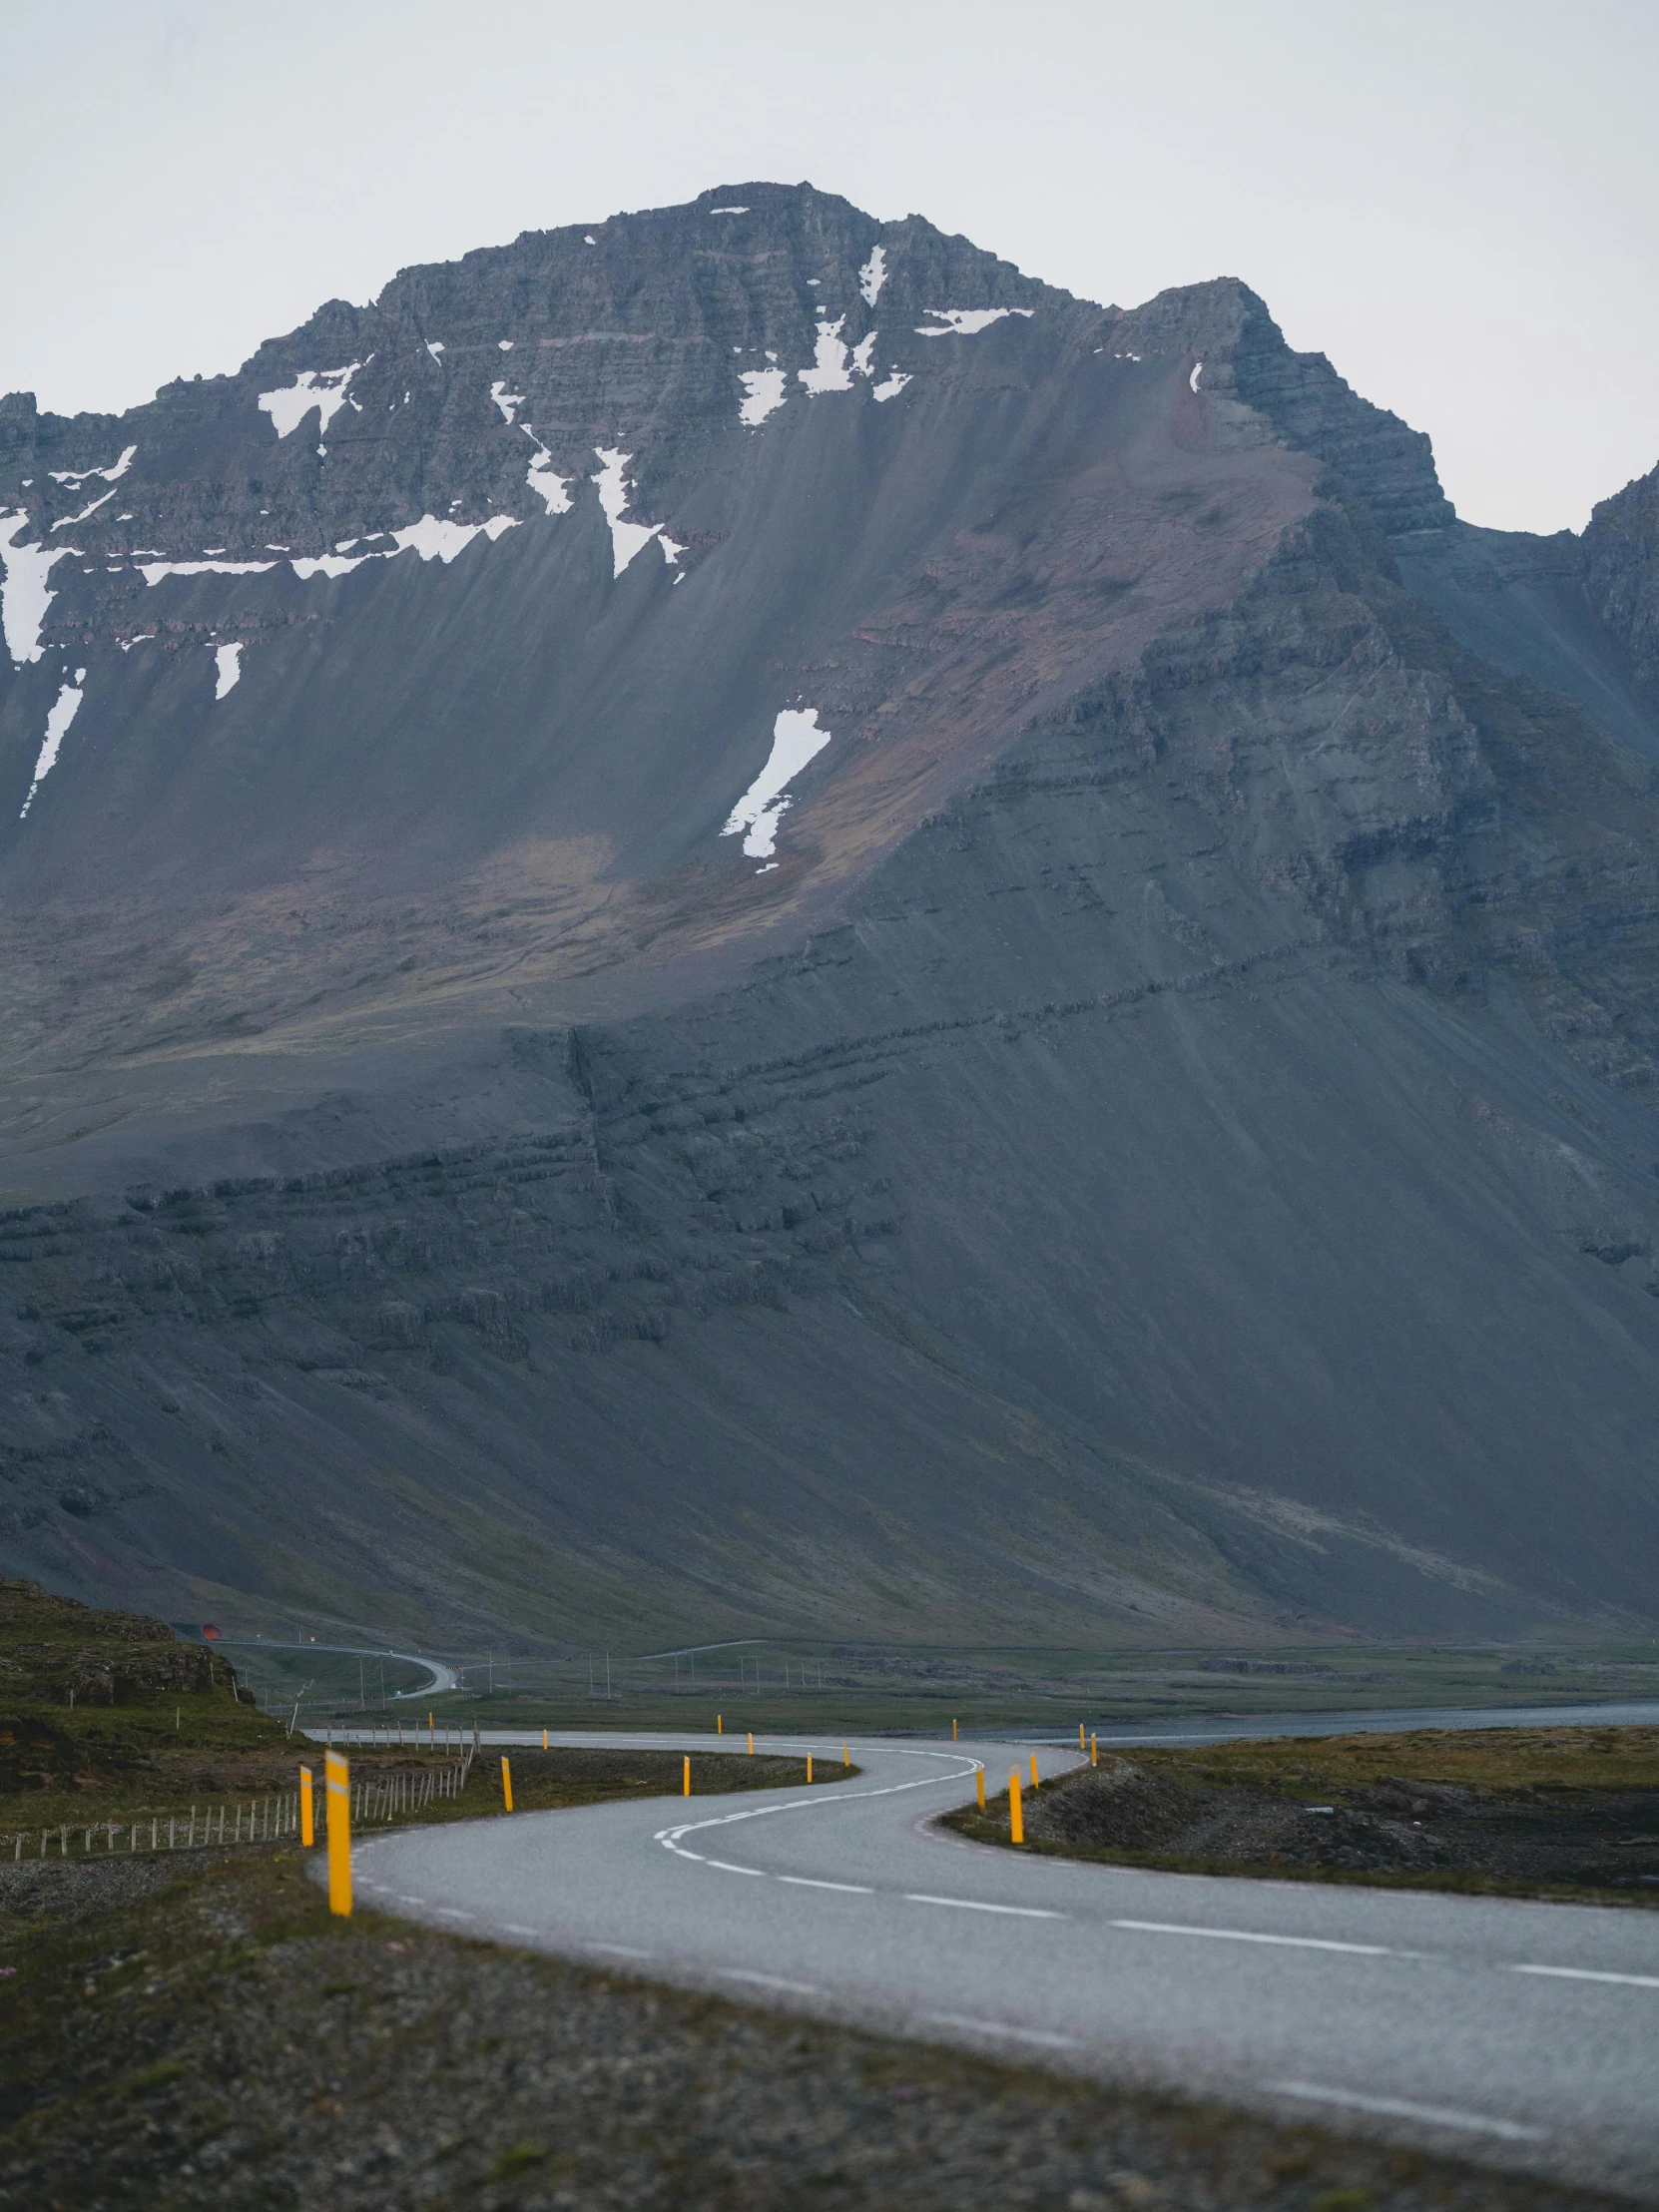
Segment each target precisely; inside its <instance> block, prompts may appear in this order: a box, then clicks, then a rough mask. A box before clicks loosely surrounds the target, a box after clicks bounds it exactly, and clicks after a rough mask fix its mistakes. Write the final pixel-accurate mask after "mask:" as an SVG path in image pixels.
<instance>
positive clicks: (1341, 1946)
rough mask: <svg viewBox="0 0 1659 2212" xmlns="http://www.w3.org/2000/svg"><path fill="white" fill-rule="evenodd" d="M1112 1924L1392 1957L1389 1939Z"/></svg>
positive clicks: (1164, 1933) (1150, 1931)
mask: <svg viewBox="0 0 1659 2212" xmlns="http://www.w3.org/2000/svg"><path fill="white" fill-rule="evenodd" d="M1107 1926H1108V1927H1109V1928H1132V1929H1134V1930H1135V1931H1136V1932H1137V1933H1138V1934H1140V1935H1143V1936H1214V1937H1215V1938H1216V1940H1217V1941H1218V1942H1224V1943H1287V1944H1289V1945H1290V1947H1291V1948H1292V1949H1293V1950H1349V1951H1354V1952H1356V1953H1357V1954H1358V1955H1359V1956H1360V1957H1362V1958H1391V1957H1393V1956H1394V1955H1395V1954H1394V1952H1393V1950H1392V1949H1391V1948H1390V1946H1389V1945H1388V1944H1387V1943H1337V1942H1333V1941H1331V1940H1330V1938H1329V1937H1327V1936H1260V1935H1258V1934H1257V1933H1256V1931H1255V1930H1254V1929H1248V1928H1192V1927H1188V1926H1187V1925H1186V1924H1185V1923H1183V1922H1180V1921H1109V1922H1108V1923H1107Z"/></svg>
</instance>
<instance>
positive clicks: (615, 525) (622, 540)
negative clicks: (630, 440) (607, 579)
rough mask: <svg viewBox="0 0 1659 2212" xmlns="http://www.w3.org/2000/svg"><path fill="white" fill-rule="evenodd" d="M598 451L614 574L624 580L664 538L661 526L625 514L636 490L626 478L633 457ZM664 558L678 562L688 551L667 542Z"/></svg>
mask: <svg viewBox="0 0 1659 2212" xmlns="http://www.w3.org/2000/svg"><path fill="white" fill-rule="evenodd" d="M594 451H595V452H596V453H597V454H598V456H599V458H600V461H601V462H602V463H603V464H604V465H603V466H602V467H601V469H600V471H599V474H598V475H597V476H596V477H595V478H594V482H595V483H596V484H597V485H598V487H599V504H600V505H601V507H603V508H604V510H605V520H606V521H607V522H608V523H609V524H610V526H611V559H612V561H613V562H614V563H615V566H614V567H613V568H612V571H611V574H612V575H613V576H620V575H621V574H622V572H623V570H624V569H625V568H626V567H627V566H628V563H629V562H630V561H631V560H632V559H633V558H634V556H635V554H636V553H643V552H644V551H645V548H646V547H647V546H648V545H649V544H650V543H651V541H652V539H653V538H661V537H662V531H663V526H662V524H661V523H660V522H652V523H645V522H625V521H624V520H623V513H624V510H625V509H626V507H627V505H628V501H629V498H630V496H631V495H632V491H633V486H632V485H631V484H630V483H629V481H628V478H627V476H626V475H625V474H624V471H625V470H626V468H627V466H628V463H629V462H630V461H631V460H632V459H633V457H634V456H633V454H632V453H624V452H623V451H622V449H621V447H620V446H615V445H596V446H595V447H594ZM662 542H663V558H664V560H665V561H677V560H678V559H679V558H680V556H681V554H682V553H683V552H684V551H685V550H686V549H685V547H684V546H683V545H676V544H675V542H674V540H673V539H672V538H663V541H662Z"/></svg>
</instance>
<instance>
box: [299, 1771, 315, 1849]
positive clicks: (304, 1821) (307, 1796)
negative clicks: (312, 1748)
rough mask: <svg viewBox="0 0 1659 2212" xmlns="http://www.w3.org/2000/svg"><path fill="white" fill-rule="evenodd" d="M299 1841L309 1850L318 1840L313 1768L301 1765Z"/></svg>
mask: <svg viewBox="0 0 1659 2212" xmlns="http://www.w3.org/2000/svg"><path fill="white" fill-rule="evenodd" d="M299 1841H300V1842H301V1843H302V1844H303V1845H304V1847H305V1849H306V1850H307V1851H309V1850H310V1848H311V1846H312V1844H314V1843H315V1842H316V1831H315V1829H314V1827H313V1826H312V1814H311V1770H310V1768H309V1767H301V1768H300V1770H299Z"/></svg>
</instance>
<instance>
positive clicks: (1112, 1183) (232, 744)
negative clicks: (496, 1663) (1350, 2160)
mask: <svg viewBox="0 0 1659 2212" xmlns="http://www.w3.org/2000/svg"><path fill="white" fill-rule="evenodd" d="M1656 514H1659V471H1656V474H1655V476H1654V477H1650V478H1648V479H1646V480H1644V482H1643V483H1641V484H1638V485H1633V486H1631V487H1630V488H1629V489H1628V490H1627V491H1625V492H1623V493H1621V494H1620V495H1619V496H1618V497H1617V498H1615V499H1612V500H1610V501H1608V502H1607V503H1606V504H1605V505H1603V506H1602V507H1600V508H1598V509H1597V510H1596V514H1595V517H1594V519H1593V520H1592V522H1591V524H1590V526H1589V528H1588V529H1587V530H1586V532H1585V533H1584V534H1583V536H1582V537H1581V538H1574V537H1572V536H1567V535H1563V536H1560V537H1556V538H1550V539H1538V538H1527V537H1518V536H1515V535H1513V534H1506V533H1498V532H1491V531H1484V530H1479V529H1474V528H1471V527H1470V526H1468V525H1466V524H1464V523H1462V522H1460V521H1458V520H1457V518H1456V517H1455V516H1454V514H1453V513H1452V510H1451V508H1450V506H1449V504H1448V503H1447V502H1446V500H1445V498H1444V497H1443V495H1442V493H1441V491H1440V488H1439V485H1438V482H1437V479H1436V477H1435V473H1434V467H1433V458H1432V453H1431V450H1430V447H1429V443H1428V440H1427V439H1426V438H1425V437H1424V436H1422V435H1421V434H1420V433H1418V432H1416V431H1414V430H1411V429H1409V428H1408V427H1407V426H1406V425H1404V424H1403V423H1401V422H1400V421H1399V420H1398V419H1397V418H1396V417H1394V416H1393V415H1391V414H1388V413H1386V412H1384V411H1383V410H1382V409H1380V408H1378V407H1375V406H1373V405H1371V404H1369V403H1368V402H1367V401H1365V400H1364V399H1362V398H1360V397H1359V396H1358V395H1357V394H1356V393H1354V392H1353V391H1352V390H1351V389H1350V388H1349V386H1348V385H1347V384H1346V383H1345V382H1344V381H1343V380H1342V378H1341V377H1340V376H1339V375H1338V374H1337V372H1336V371H1335V370H1334V369H1333V367H1332V366H1331V364H1330V363H1329V362H1328V361H1327V360H1326V359H1325V358H1324V356H1323V355H1319V354H1305V353H1297V352H1293V351H1292V350H1290V349H1289V348H1288V347H1287V346H1286V344H1285V342H1284V340H1283V337H1282V335H1281V333H1280V332H1279V330H1278V328H1277V326H1276V325H1275V324H1274V322H1273V320H1272V318H1271V316H1270V314H1269V312H1268V310H1267V308H1266V306H1265V305H1264V304H1263V302H1262V301H1261V300H1260V299H1259V298H1257V296H1256V295H1255V294H1254V293H1253V292H1252V291H1250V290H1249V289H1248V288H1247V287H1246V286H1245V285H1244V284H1243V283H1242V282H1239V281H1236V280H1234V279H1231V278H1225V279H1220V280H1218V281H1216V282H1213V283H1207V284H1201V285H1196V286H1191V287H1187V288H1184V289H1180V290H1174V291H1169V292H1164V293H1161V294H1160V295H1159V296H1158V297H1157V298H1155V299H1153V300H1151V301H1149V302H1148V303H1147V304H1145V305H1144V306H1141V307H1138V308H1134V309H1130V310H1123V309H1120V308H1118V307H1115V306H1108V307H1099V306H1095V305H1092V304H1090V303H1088V302H1086V301H1083V300H1079V299H1076V298H1073V297H1071V296H1070V295H1069V294H1067V293H1065V292H1063V291H1059V290H1056V289H1054V288H1052V287H1050V286H1048V285H1045V284H1042V283H1040V282H1037V281H1035V280H1034V279H1032V278H1029V277H1025V276H1023V275H1021V274H1020V273H1019V272H1018V271H1017V270H1015V269H1013V268H1012V267H1010V266H1009V265H1008V264H1006V263H1004V262H1000V261H998V260H996V259H995V258H993V257H992V256H991V255H989V254H986V253H982V252H980V251H979V250H978V249H976V248H975V247H973V246H972V245H970V244H969V243H968V242H967V241H966V240H963V239H959V238H947V237H944V236H943V235H941V234H940V233H939V232H937V231H935V230H934V229H933V228H932V227H931V226H930V225H928V224H927V223H925V222H923V221H922V220H921V219H920V218H918V217H909V218H906V219H905V220H904V221H903V222H900V223H888V224H881V223H877V222H875V221H874V220H873V219H871V218H870V217H868V216H865V215H863V214H861V213H860V212H859V211H858V210H856V209H854V208H852V207H850V206H849V205H848V204H847V203H846V202H844V201H841V200H838V199H836V198H834V197H832V196H831V195H829V194H826V193H821V192H818V191H816V190H815V189H813V188H812V187H811V186H807V185H802V186H799V187H784V186H778V185H768V184H748V185H741V186H735V187H723V188H721V189H720V190H719V191H716V192H712V193H708V194H705V195H704V196H703V197H702V198H701V199H699V200H697V201H695V202H693V203H692V204H690V205H689V206H686V207H680V208H671V209H665V210H659V211H655V212H652V213H649V214H642V215H631V216H621V217H616V218H613V219H612V220H610V221H607V222H604V223H596V224H594V225H592V226H591V227H588V228H586V229H582V228H577V229H570V230H561V231H553V232H540V233H527V234H526V235H525V236H523V237H522V238H520V239H518V240H517V241H516V242H515V243H514V244H513V245H511V246H508V247H504V248H500V249H491V250H488V251H485V252H480V253H476V254H471V255H468V256H467V257H466V258H465V259H464V260H462V261H460V262H459V263H456V264H453V265H448V266H443V267H434V268H423V269H414V270H409V271H405V272H403V273H402V274H401V275H400V276H398V277H396V278H395V279H394V280H393V282H392V283H390V284H389V285H388V286H387V287H386V289H385V291H384V292H383V293H382V294H381V296H380V297H379V298H378V299H377V300H376V301H374V302H373V303H372V304H371V305H370V306H367V307H363V308H358V307H353V306H350V305H348V304H346V303H345V302H343V301H333V302H330V303H329V304H328V305H327V306H325V307H323V308H321V309H320V310H319V311H318V312H317V314H316V315H315V316H313V317H312V319H311V320H310V321H309V322H308V323H307V324H306V325H305V326H304V327H303V328H301V329H299V330H296V331H294V332H293V333H292V334H291V335H289V336H287V337H283V338H279V339H275V340H273V341H271V342H270V343H268V344H267V345H265V346H263V347H262V348H261V349H260V351H259V352H258V353H256V354H255V355H254V357H253V359H252V360H251V361H249V363H248V364H247V365H246V367H245V368H244V369H243V370H241V371H240V372H239V373H238V374H236V375H234V376H226V377H218V378H211V379H201V378H199V379H193V380H192V381H190V382H181V383H178V384H174V385H170V386H168V387H167V388H166V389H164V390H163V391H162V392H160V393H159V394H158V395H157V397H156V399H155V401H154V402H153V403H151V404H150V405H148V406H144V407H138V408H135V409H133V410H131V411H130V412H129V413H128V414H126V415H124V416H91V415H80V416H76V417H74V418H73V419H66V418H64V417H59V416H54V415H50V414H41V413H40V412H39V411H38V410H37V408H36V405H35V402H34V400H33V399H32V397H30V396H29V395H28V394H15V393H14V394H12V395H11V396H10V397H9V398H7V399H6V400H5V401H4V402H0V553H3V554H4V559H5V571H6V573H5V601H4V614H5V635H6V643H7V647H8V649H9V650H8V652H7V654H6V655H5V656H0V782H3V790H4V795H5V807H4V810H3V817H4V826H3V828H0V988H3V991H4V1031H3V1033H4V1035H5V1036H6V1038H7V1039H8V1045H7V1050H6V1052H5V1055H4V1068H3V1071H0V1193H3V1196H4V1200H5V1205H6V1209H7V1210H6V1212H5V1214H4V1218H3V1220H0V1258H3V1262H4V1270H5V1273H4V1283H5V1288H6V1294H7V1295H6V1296H5V1298H4V1301H3V1302H0V1362H3V1363H4V1369H5V1372H4V1376H3V1378H0V1402H3V1403H4V1405H5V1406H6V1408H7V1417H6V1421H5V1435H4V1440H3V1442H0V1474H3V1475H4V1477H5V1487H4V1488H3V1489H0V1516H3V1518H0V1526H3V1529H4V1545H5V1558H6V1560H7V1571H8V1572H11V1573H20V1572H26V1573H30V1574H36V1575H39V1576H41V1577H43V1578H44V1579H45V1580H47V1581H48V1582H51V1583H53V1584H55V1585H57V1586H60V1587H72V1588H74V1589H76V1590H77V1591H79V1592H82V1593H83V1594H86V1595H89V1596H92V1597H95V1598H97V1599H99V1600H101V1601H104V1602H119V1603H123V1604H129V1605H141V1606H144V1607H146V1608H148V1609H151V1610H159V1611H162V1612H164V1613H168V1614H170V1615H174V1616H177V1617H198V1616H199V1615H200V1614H202V1613H203V1612H204V1611H209V1610H211V1611H213V1612H214V1613H216V1614H217V1615H218V1616H219V1617H221V1618H224V1617H226V1615H227V1614H228V1613H230V1614H232V1615H233V1616H234V1617H239V1618H241V1619H243V1620H245V1621H250V1622H252V1621H260V1620H266V1619H270V1618H274V1617H276V1616H277V1614H278V1613H279V1612H280V1610H281V1608H283V1607H286V1606H300V1607H304V1608H308V1609H310V1610H312V1611H317V1610H320V1611H330V1610H331V1611H332V1612H334V1613H335V1614H336V1615H338V1616H340V1617H342V1618H352V1619H372V1620H374V1621H375V1622H377V1623H379V1624H381V1625H383V1626H384V1627H386V1628H387V1629H388V1630H390V1629H392V1628H396V1629H397V1630H398V1632H399V1633H405V1634H411V1635H420V1636H423V1637H426V1638H429V1639H432V1640H441V1639H446V1638H447V1639H451V1640H456V1639H477V1638H479V1637H481V1636H482V1635H483V1634H484V1633H486V1632H488V1633H489V1634H492V1635H503V1634H506V1635H511V1636H514V1637H517V1638H519V1639H527V1640H529V1641H532V1642H534V1641H536V1640H538V1639H540V1640H543V1641H561V1640H572V1641H575V1640H581V1639H583V1638H586V1637H588V1636H590V1635H597V1634H599V1633H600V1632H601V1631H603V1632H604V1634H605V1635H606V1636H607V1637H608V1638H609V1639H612V1640H615V1641H617V1642H619V1643H620V1642H626V1641H627V1640H628V1639H629V1638H630V1637H634V1636H643V1637H649V1638H651V1639H652V1640H653V1641H655V1642H658V1643H665V1644H666V1643H668V1642H670V1641H672V1640H674V1639H675V1638H678V1637H683V1638H686V1639H688V1640H689V1639H691V1638H693V1637H702V1638H707V1639H711V1640H712V1639H714V1638H716V1637H720V1636H723V1635H741V1634H754V1633H786V1632H790V1631H804V1632H811V1633H813V1634H844V1635H848V1636H854V1637H858V1638H868V1637H875V1636H885V1637H894V1636H902V1637H904V1638H905V1639H906V1640H909V1641H917V1640H920V1641H926V1640H928V1639H935V1640H951V1639H955V1640H962V1639H970V1640H973V1641H976V1642H982V1643H994V1642H998V1641H1002V1642H1021V1641H1023V1642H1026V1643H1030V1642H1033V1641H1040V1642H1043V1643H1046V1644H1053V1643H1063V1642H1091V1641H1092V1642H1097V1643H1098V1642H1109V1643H1119V1644H1134V1643H1137V1642H1139V1643H1142V1644H1164V1645H1168V1644H1173V1643H1184V1644H1190V1643H1195V1642H1205V1641H1220V1642H1232V1643H1238V1642H1241V1641H1251V1640H1258V1641H1259V1640H1268V1641H1277V1642H1283V1641H1285V1640H1287V1639H1296V1638H1307V1639H1310V1640H1318V1639H1320V1638H1323V1637H1329V1636H1333V1635H1351V1634H1353V1633H1355V1632H1357V1631H1358V1632H1361V1633H1365V1634H1370V1635H1378V1636H1418V1635H1426V1636H1436V1637H1438V1636H1457V1637H1472V1636H1510V1635H1532V1634H1537V1633H1540V1632H1543V1631H1548V1632H1550V1633H1562V1634H1569V1633H1570V1634H1580V1633H1593V1634H1611V1633H1618V1634H1625V1633H1629V1632H1630V1631H1631V1630H1632V1629H1633V1628H1634V1627H1635V1626H1637V1625H1638V1624H1639V1625H1642V1626H1644V1627H1645V1626H1646V1625H1648V1624H1650V1623H1651V1622H1652V1621H1653V1619H1654V1617H1655V1611H1656V1600H1655V1596H1654V1587H1653V1576H1652V1573H1651V1564H1652V1561H1653V1558H1654V1556H1655V1553H1656V1540H1659V1489H1656V1485H1655V1481H1654V1476H1653V1471H1652V1470H1653V1460H1652V1444H1651V1438H1652V1435H1653V1432H1654V1421H1655V1417H1656V1415H1659V1270H1656V1268H1655V1264H1654V1244H1655V1228H1656V1220H1659V1126H1656V1124H1655V1118H1654V1107H1655V1095H1656V1066H1659V782H1656V766H1659V523H1656ZM239 1609H240V1610H239Z"/></svg>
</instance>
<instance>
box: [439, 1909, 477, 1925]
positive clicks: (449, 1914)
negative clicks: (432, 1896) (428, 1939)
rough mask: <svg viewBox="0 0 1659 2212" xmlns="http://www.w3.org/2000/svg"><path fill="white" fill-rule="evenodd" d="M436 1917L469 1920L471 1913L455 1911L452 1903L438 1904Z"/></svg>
mask: <svg viewBox="0 0 1659 2212" xmlns="http://www.w3.org/2000/svg"><path fill="white" fill-rule="evenodd" d="M438 1918H439V1920H441V1921H469V1920H471V1918H472V1915H471V1914H470V1913H457V1912H456V1910H455V1908H454V1907H453V1906H452V1905H440V1906H439V1907H438Z"/></svg>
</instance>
